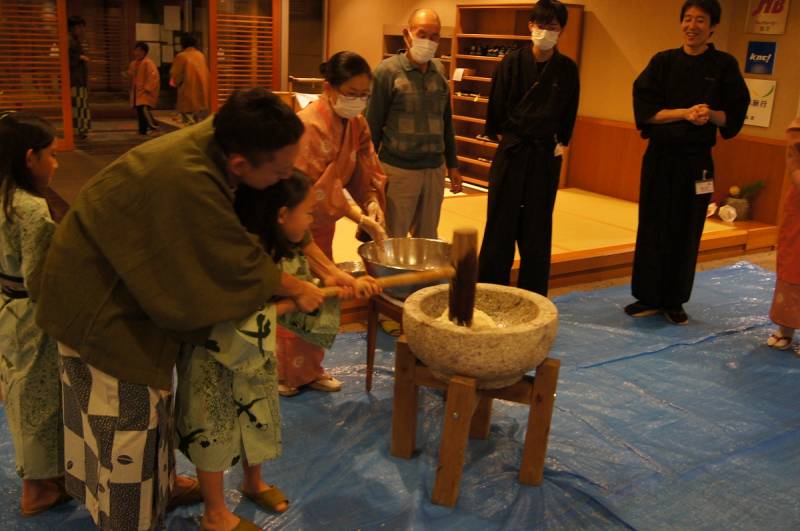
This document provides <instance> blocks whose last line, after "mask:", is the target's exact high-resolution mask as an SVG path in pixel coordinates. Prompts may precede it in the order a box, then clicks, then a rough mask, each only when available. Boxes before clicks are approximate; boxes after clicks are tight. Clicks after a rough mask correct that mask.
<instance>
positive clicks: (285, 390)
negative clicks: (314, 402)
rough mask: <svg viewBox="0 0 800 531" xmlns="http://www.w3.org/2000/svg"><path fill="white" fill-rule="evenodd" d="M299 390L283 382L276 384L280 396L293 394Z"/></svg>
mask: <svg viewBox="0 0 800 531" xmlns="http://www.w3.org/2000/svg"><path fill="white" fill-rule="evenodd" d="M299 392H300V389H298V388H297V387H290V386H288V385H284V384H278V394H279V395H281V396H294V395H296V394H297V393H299Z"/></svg>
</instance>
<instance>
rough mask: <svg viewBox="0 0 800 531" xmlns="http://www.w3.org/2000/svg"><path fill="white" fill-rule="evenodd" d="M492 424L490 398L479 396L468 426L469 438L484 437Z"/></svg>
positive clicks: (487, 434)
mask: <svg viewBox="0 0 800 531" xmlns="http://www.w3.org/2000/svg"><path fill="white" fill-rule="evenodd" d="M491 426H492V398H491V397H488V396H481V397H480V400H479V401H478V407H477V408H475V414H474V415H472V424H470V427H469V436H470V438H471V439H486V438H488V437H489V429H490V428H491Z"/></svg>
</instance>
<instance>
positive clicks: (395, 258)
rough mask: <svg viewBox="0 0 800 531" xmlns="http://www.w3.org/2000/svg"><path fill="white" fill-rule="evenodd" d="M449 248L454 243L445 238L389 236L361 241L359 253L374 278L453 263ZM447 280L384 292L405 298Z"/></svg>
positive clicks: (387, 289)
mask: <svg viewBox="0 0 800 531" xmlns="http://www.w3.org/2000/svg"><path fill="white" fill-rule="evenodd" d="M450 248H451V245H450V244H449V243H448V242H445V241H442V240H431V239H427V238H388V239H386V240H384V241H383V243H382V244H381V245H378V244H377V243H375V242H368V243H365V244H362V245H361V246H360V247H359V248H358V254H359V256H361V259H362V260H364V265H365V266H366V268H367V273H369V274H370V275H372V276H373V277H375V278H383V277H388V276H391V275H397V274H400V273H409V272H412V271H426V270H428V269H436V268H437V267H442V266H446V265H450ZM444 282H446V281H434V282H424V283H420V284H411V285H408V286H396V287H393V288H386V289H385V290H384V293H386V294H387V295H389V296H390V297H394V298H396V299H400V300H405V299H406V297H408V296H409V295H411V294H412V293H414V292H415V291H417V290H420V289H422V288H426V287H428V286H433V285H435V284H442V283H444Z"/></svg>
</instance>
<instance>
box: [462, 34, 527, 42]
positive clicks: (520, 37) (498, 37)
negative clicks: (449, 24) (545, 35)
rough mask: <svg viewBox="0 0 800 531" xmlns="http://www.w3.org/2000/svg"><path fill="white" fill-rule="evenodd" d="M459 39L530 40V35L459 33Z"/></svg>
mask: <svg viewBox="0 0 800 531" xmlns="http://www.w3.org/2000/svg"><path fill="white" fill-rule="evenodd" d="M456 37H458V38H459V39H493V40H501V39H502V40H507V41H529V40H531V36H530V35H502V34H490V33H459V34H458V35H456Z"/></svg>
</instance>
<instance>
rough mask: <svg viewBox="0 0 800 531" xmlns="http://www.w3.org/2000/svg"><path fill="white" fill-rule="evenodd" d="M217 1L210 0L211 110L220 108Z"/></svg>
mask: <svg viewBox="0 0 800 531" xmlns="http://www.w3.org/2000/svg"><path fill="white" fill-rule="evenodd" d="M217 2H218V0H208V69H209V72H210V74H211V75H210V76H208V92H209V99H210V100H211V101H210V102H209V104H210V107H211V112H217V110H218V109H219V83H218V81H219V57H218V56H217V54H218V52H219V43H218V39H217Z"/></svg>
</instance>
